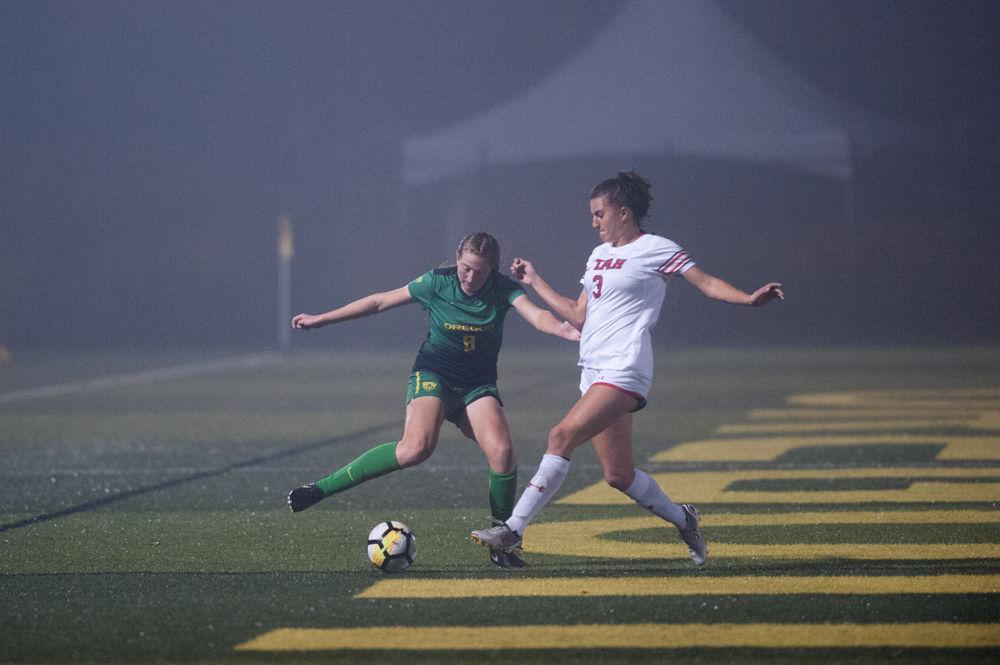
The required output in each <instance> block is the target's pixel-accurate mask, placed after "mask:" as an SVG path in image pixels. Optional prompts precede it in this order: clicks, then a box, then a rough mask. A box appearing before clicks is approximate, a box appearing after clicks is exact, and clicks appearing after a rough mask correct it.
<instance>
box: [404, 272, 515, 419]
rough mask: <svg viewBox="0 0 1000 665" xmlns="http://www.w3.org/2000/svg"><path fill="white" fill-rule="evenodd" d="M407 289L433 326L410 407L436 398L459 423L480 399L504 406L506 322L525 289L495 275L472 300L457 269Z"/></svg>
mask: <svg viewBox="0 0 1000 665" xmlns="http://www.w3.org/2000/svg"><path fill="white" fill-rule="evenodd" d="M407 288H408V289H409V292H410V296H411V297H412V298H413V299H414V300H416V301H417V302H419V303H420V305H421V307H423V308H424V309H425V310H426V311H427V315H428V318H429V320H430V322H429V327H428V330H427V338H426V339H425V340H424V343H423V344H422V345H421V346H420V351H419V352H418V353H417V359H416V361H414V363H413V373H412V375H411V376H410V384H409V389H408V390H407V394H406V401H407V403H409V401H410V400H412V399H413V398H415V397H423V396H428V395H429V396H433V397H437V398H439V399H440V400H441V401H442V402H444V404H445V417H447V418H448V420H451V421H452V422H457V421H458V418H459V417H460V416H461V413H462V410H463V409H464V408H465V407H466V406H467V405H468V404H471V403H472V402H474V401H475V400H477V399H479V398H480V397H484V396H487V395H492V396H494V397H496V398H497V400H498V401H499V399H500V395H499V393H498V391H497V388H496V381H497V357H498V356H499V354H500V347H501V345H502V344H503V323H504V318H505V317H506V316H507V312H508V310H509V309H510V307H511V305H512V304H513V302H514V300H516V299H517V298H519V297H520V296H523V295H524V289H523V288H522V287H521V286H520V285H519V284H518V283H517V282H515V281H514V280H512V279H511V278H509V277H506V276H504V275H501V274H500V273H498V272H494V273H493V274H492V275H490V277H489V279H488V280H487V281H486V283H485V284H484V285H483V286H482V288H480V289H479V291H477V292H476V293H475V294H473V295H471V296H469V295H466V294H465V293H464V292H463V291H462V286H461V284H460V283H459V281H458V275H457V270H456V269H455V268H454V267H452V268H439V269H437V270H431V271H429V272H427V273H424V274H423V275H421V276H420V277H417V278H416V279H415V280H413V281H412V282H410V283H409V285H408V286H407Z"/></svg>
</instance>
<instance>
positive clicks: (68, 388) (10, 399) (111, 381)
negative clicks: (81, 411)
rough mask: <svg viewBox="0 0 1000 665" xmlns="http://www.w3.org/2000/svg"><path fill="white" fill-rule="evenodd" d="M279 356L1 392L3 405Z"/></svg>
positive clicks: (224, 360)
mask: <svg viewBox="0 0 1000 665" xmlns="http://www.w3.org/2000/svg"><path fill="white" fill-rule="evenodd" d="M278 358H279V355H278V354H276V353H251V354H249V355H245V356H238V357H236V358H221V359H219V360H207V361H202V362H197V363H191V364H188V365H177V366H175V367H163V368H160V369H149V370H144V371H142V372H132V373H130V374H115V375H112V376H99V377H97V378H94V379H88V380H86V381H73V382H70V383H58V384H55V385H51V386H41V387H38V388H25V389H23V390H10V391H8V392H5V393H0V404H14V403H16V402H27V401H30V400H34V399H45V398H48V397H62V396H64V395H73V394H76V393H93V392H98V391H101V390H109V389H111V388H121V387H123V386H135V385H139V384H143V383H154V382H156V381H167V380H170V379H186V378H189V377H192V376H199V375H202V374H212V373H214V372H222V371H225V370H230V369H252V368H255V367H263V366H265V365H270V364H273V363H274V362H276V361H277V359H278Z"/></svg>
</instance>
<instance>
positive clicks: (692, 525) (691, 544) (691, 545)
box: [678, 503, 708, 566]
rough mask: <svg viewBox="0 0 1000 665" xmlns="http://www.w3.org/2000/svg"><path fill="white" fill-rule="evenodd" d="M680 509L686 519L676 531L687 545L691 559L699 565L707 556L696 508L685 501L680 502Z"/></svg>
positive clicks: (706, 547)
mask: <svg viewBox="0 0 1000 665" xmlns="http://www.w3.org/2000/svg"><path fill="white" fill-rule="evenodd" d="M681 509H682V510H683V511H684V517H685V518H686V520H685V523H684V528H683V529H678V531H679V532H680V535H681V540H683V541H684V542H685V543H686V544H687V546H688V551H689V552H690V553H691V560H692V561H694V562H695V563H696V564H698V565H699V566H700V565H701V564H703V563H705V559H707V558H708V546H707V545H705V539H704V538H702V537H701V531H699V530H698V509H697V508H695V507H694V506H691V505H688V504H686V503H684V504H681Z"/></svg>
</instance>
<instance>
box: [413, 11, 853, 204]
mask: <svg viewBox="0 0 1000 665" xmlns="http://www.w3.org/2000/svg"><path fill="white" fill-rule="evenodd" d="M838 109H840V106H839V104H838V103H837V102H835V101H834V100H832V99H831V98H830V97H829V96H828V95H826V94H825V93H824V92H822V91H821V90H819V89H818V88H816V87H815V86H813V85H811V84H810V83H809V82H808V81H806V80H805V79H803V78H802V77H801V76H799V75H797V74H796V73H795V72H794V71H792V70H791V69H790V68H789V67H788V66H787V65H786V64H785V63H784V62H783V61H781V60H780V59H779V58H776V57H775V56H773V55H772V54H771V53H769V52H768V51H767V50H766V49H765V48H764V47H762V46H761V45H760V44H759V43H758V42H756V41H755V40H754V39H753V38H752V37H751V36H750V35H748V34H746V32H745V30H743V29H742V28H741V26H739V25H738V23H736V21H735V20H734V19H733V18H732V17H730V16H729V15H728V14H726V13H725V12H724V11H722V10H720V9H719V8H717V7H716V6H715V5H714V4H712V3H711V2H710V1H709V0H697V1H695V0H635V1H634V2H632V3H631V4H630V5H629V6H628V7H626V8H625V9H624V10H622V12H621V13H620V14H619V15H618V16H617V17H616V19H615V20H614V21H613V22H611V23H610V24H609V25H608V26H607V28H606V29H604V30H601V31H600V32H599V33H598V35H597V37H596V39H595V40H594V42H593V43H591V44H590V45H589V46H587V47H586V48H585V49H583V50H582V51H581V52H580V54H579V55H578V56H577V57H575V58H574V59H572V60H571V61H569V62H567V63H566V64H565V65H564V66H562V67H560V68H559V69H557V70H556V71H554V72H553V73H552V74H551V75H549V76H548V77H547V78H545V79H543V80H542V81H540V82H539V83H538V84H537V85H535V86H534V87H533V88H531V89H529V90H528V91H526V92H525V93H524V94H522V95H521V96H519V97H517V98H515V99H513V100H512V101H510V102H508V103H506V104H503V105H501V106H499V107H497V108H494V109H492V110H490V111H488V112H487V113H484V114H482V115H480V116H478V117H474V118H471V119H469V120H466V121H464V122H461V123H459V124H457V125H455V126H453V127H449V128H446V129H444V130H441V131H438V132H434V133H431V134H428V135H424V136H415V137H411V138H408V139H406V140H404V143H403V159H404V166H403V169H404V170H403V177H404V180H405V182H407V183H408V184H411V185H412V184H420V183H424V182H429V181H434V180H440V179H445V178H452V177H456V176H460V175H461V174H463V173H466V172H468V171H469V170H470V169H472V168H475V167H477V166H479V165H482V164H516V163H525V162H532V161H543V160H550V159H564V158H572V157H580V156H584V155H594V154H607V155H614V154H618V155H621V154H650V153H652V154H672V153H673V154H689V155H701V156H709V157H718V158H722V159H732V160H747V161H755V162H779V163H787V164H791V165H795V166H797V167H799V168H803V169H807V170H810V171H813V172H818V173H823V174H828V175H832V176H835V177H839V178H849V177H850V175H851V156H850V141H849V136H848V133H847V131H846V128H845V126H844V118H845V114H843V113H842V112H840V111H839V110H838Z"/></svg>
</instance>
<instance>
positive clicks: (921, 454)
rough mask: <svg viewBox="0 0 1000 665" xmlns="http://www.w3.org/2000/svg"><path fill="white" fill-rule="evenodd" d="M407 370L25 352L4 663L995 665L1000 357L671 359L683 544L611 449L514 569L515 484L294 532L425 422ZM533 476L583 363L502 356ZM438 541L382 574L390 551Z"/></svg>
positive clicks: (406, 360) (640, 457) (438, 495)
mask: <svg viewBox="0 0 1000 665" xmlns="http://www.w3.org/2000/svg"><path fill="white" fill-rule="evenodd" d="M411 362H412V355H411V354H409V353H396V352H387V353H355V352H351V353H347V352H341V353H334V352H330V353H321V352H308V353H307V352H296V353H291V354H288V355H285V356H280V355H275V354H251V355H236V354H234V355H232V356H226V357H218V356H213V357H199V356H198V355H196V354H165V353H161V354H131V355H129V354H116V355H107V356H99V355H73V354H61V355H56V354H48V355H36V356H25V357H20V356H18V355H17V354H13V357H12V358H11V359H10V360H8V361H7V362H5V363H3V364H0V459H2V460H3V464H2V465H0V626H2V631H0V663H66V662H80V663H109V662H111V663H148V662H159V663H233V664H234V665H235V664H243V663H248V664H249V663H299V662H302V663H318V662H323V663H355V662H373V661H382V660H387V659H391V660H393V661H396V662H418V663H439V662H450V663H462V662H470V663H504V662H516V663H524V664H532V663H552V662H572V663H612V662H622V663H626V662H627V663H632V662H644V663H645V662H670V663H704V664H706V665H707V664H713V665H718V664H720V663H733V664H735V663H741V664H742V663H745V664H750V663H764V662H766V663H769V664H772V663H802V662H810V663H816V664H821V663H871V662H894V663H897V662H898V663H913V664H917V663H995V662H997V660H998V657H1000V371H998V368H1000V349H966V350H885V349H878V350H845V349H828V350H819V349H817V350H792V351H781V352H779V351H756V350H702V351H683V352H674V353H665V354H661V355H660V356H658V358H657V370H656V371H657V376H656V380H655V382H654V388H653V392H652V394H651V395H650V399H649V406H648V407H647V408H646V409H644V410H643V411H641V412H640V413H638V414H637V416H636V418H635V449H636V456H637V461H638V463H639V466H641V467H642V468H644V469H645V470H647V471H649V472H650V473H652V474H654V475H655V476H656V477H657V478H658V479H659V480H660V482H661V484H662V485H663V487H664V490H665V491H666V492H667V494H669V495H670V496H671V497H672V498H674V499H675V500H677V501H683V502H690V503H695V504H696V505H698V507H699V509H700V511H701V513H702V515H703V532H704V534H705V536H706V539H707V540H708V543H709V551H710V557H709V560H708V562H707V564H706V565H705V566H704V567H702V568H701V569H699V568H697V567H696V566H694V565H693V564H692V563H691V561H690V559H689V558H688V556H687V552H686V548H685V546H684V545H683V544H682V543H681V542H680V540H679V539H678V538H677V534H676V531H675V530H674V529H673V528H672V527H671V528H668V527H665V526H664V525H663V523H662V522H660V521H659V520H658V519H656V518H655V517H653V516H651V515H649V514H648V513H646V512H645V511H642V510H641V509H639V508H637V507H635V506H634V505H632V504H631V503H630V502H629V501H628V500H627V498H625V497H624V496H623V495H621V494H620V493H618V492H615V491H614V490H611V489H610V488H608V487H607V486H606V485H604V484H603V483H602V482H601V472H600V467H599V466H598V465H597V463H596V459H595V458H594V456H593V453H592V452H591V451H590V450H589V448H587V447H585V448H582V449H581V450H580V451H579V452H578V454H577V455H576V456H575V457H574V460H573V462H574V464H573V467H572V469H571V471H570V475H569V477H568V478H567V480H566V482H565V483H564V485H563V487H562V489H561V490H560V492H559V495H558V496H557V497H556V500H555V501H554V503H553V504H551V505H550V506H549V507H547V508H546V509H545V510H544V511H543V512H542V513H541V515H540V516H539V518H538V519H537V520H536V522H535V523H534V524H533V525H532V526H531V527H530V528H529V530H528V532H527V534H526V537H525V557H526V559H527V561H528V566H527V567H526V568H525V569H523V570H521V571H516V572H511V571H501V570H498V569H496V568H494V567H493V566H492V565H491V564H490V563H489V561H488V558H487V555H486V552H485V550H483V549H482V548H480V547H477V546H476V545H474V544H472V543H470V541H469V539H468V535H469V532H470V531H471V530H472V529H475V528H480V527H482V526H485V525H486V524H487V523H488V520H487V518H488V513H489V510H488V502H487V465H486V463H485V460H484V459H483V456H482V454H481V452H480V451H479V449H478V448H477V447H476V445H475V444H474V443H472V442H470V441H467V440H465V439H463V438H462V437H461V435H460V434H459V433H458V432H457V430H455V429H454V428H453V427H451V426H450V425H448V424H447V423H446V424H445V427H444V429H443V436H442V439H441V442H440V445H439V447H438V450H437V451H436V453H435V454H434V456H433V457H432V458H431V459H430V460H429V461H428V462H426V463H425V464H423V465H421V466H419V467H416V468H413V469H408V470H404V471H401V472H398V473H395V474H391V475H389V476H385V477H383V478H379V479H376V480H373V481H371V482H369V483H367V484H364V485H362V486H359V487H357V488H355V489H353V490H351V491H350V492H347V493H344V494H341V495H337V496H335V497H332V498H329V499H327V500H326V501H324V502H322V503H320V504H318V505H317V506H315V507H313V508H311V509H309V510H308V511H305V512H303V513H298V514H292V513H291V512H290V511H289V510H288V508H287V506H286V505H285V495H286V494H287V492H288V490H289V489H290V488H292V487H294V486H296V485H300V484H303V483H305V482H308V481H312V480H316V479H318V478H320V477H322V476H324V475H326V474H327V473H329V472H331V471H333V470H334V469H336V468H337V467H339V466H341V465H342V464H345V463H346V462H348V461H350V460H352V459H354V457H356V456H357V455H358V454H360V453H361V452H363V451H364V450H366V449H367V448H369V447H371V446H372V445H375V444H378V443H383V442H386V441H392V440H395V439H396V438H398V435H399V434H400V433H401V431H402V419H403V397H404V394H405V388H406V384H405V381H406V377H407V373H408V370H409V367H410V364H411ZM500 368H501V370H500V374H501V377H500V390H501V394H502V396H503V399H504V403H505V405H506V407H507V414H508V419H509V421H510V425H511V429H512V432H513V434H514V438H515V444H516V446H517V450H518V457H519V462H520V476H519V488H523V487H524V486H525V485H526V483H527V481H528V480H529V479H530V476H531V474H532V472H533V471H534V469H535V467H536V465H537V463H538V460H539V458H540V456H541V454H542V452H543V450H544V446H545V439H546V434H547V431H548V429H549V428H550V427H551V426H552V425H554V424H555V423H556V422H557V421H558V419H559V418H560V417H561V415H562V414H563V413H564V412H565V410H566V409H567V408H568V406H569V405H570V404H572V402H573V401H574V400H575V398H576V396H577V389H576V386H577V382H578V375H577V369H576V367H575V356H574V353H573V350H572V349H571V348H570V347H569V346H568V345H567V346H566V347H565V349H563V348H558V349H555V350H546V351H544V352H542V351H539V352H522V351H517V352H505V354H504V355H503V356H502V357H501V362H500ZM385 519H395V520H399V521H403V522H405V523H406V524H408V525H409V526H410V527H411V528H412V529H413V530H414V531H415V533H416V534H417V540H418V552H417V560H416V563H415V564H414V565H413V567H412V568H411V569H410V570H408V571H406V572H404V573H401V574H397V575H386V574H383V573H380V572H378V571H376V570H374V569H373V568H372V567H371V566H370V565H369V564H368V562H367V559H366V556H365V541H366V538H367V534H368V531H369V530H370V529H371V527H372V526H374V525H375V523H377V522H378V521H381V520H385Z"/></svg>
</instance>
